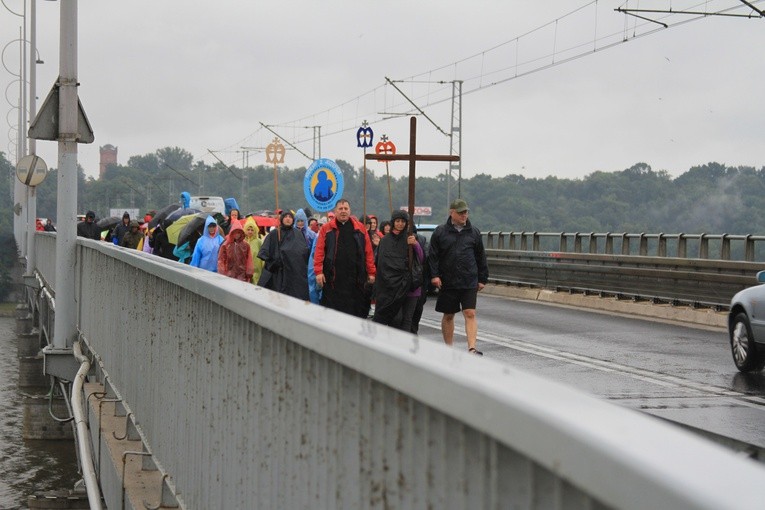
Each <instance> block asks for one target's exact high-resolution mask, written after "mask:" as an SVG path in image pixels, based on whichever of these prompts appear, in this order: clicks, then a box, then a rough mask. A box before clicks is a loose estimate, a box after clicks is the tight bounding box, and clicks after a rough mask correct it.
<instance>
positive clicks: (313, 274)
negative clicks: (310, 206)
mask: <svg viewBox="0 0 765 510" xmlns="http://www.w3.org/2000/svg"><path fill="white" fill-rule="evenodd" d="M308 213H309V214H310V211H308ZM151 219H152V218H151V216H150V215H147V216H145V217H144V223H143V224H141V223H139V222H138V221H137V220H135V219H132V220H131V218H130V215H129V214H128V213H127V212H126V213H125V214H124V215H123V218H122V222H121V223H119V224H117V225H116V226H115V227H114V228H113V229H112V230H110V231H108V232H106V235H105V236H104V235H103V234H101V235H100V238H102V239H105V240H111V241H112V242H114V244H117V245H119V246H123V247H125V248H132V249H137V250H141V251H143V252H146V253H151V254H153V255H156V256H159V257H163V258H166V259H171V260H176V261H178V262H181V263H185V264H189V265H191V266H193V267H198V268H200V269H204V270H207V271H212V272H216V273H219V274H221V275H225V276H227V277H230V278H234V279H237V280H240V281H243V282H248V283H251V284H254V285H259V286H262V287H264V288H267V289H271V290H273V291H276V292H279V293H282V294H286V295H289V296H292V297H295V298H298V299H302V300H310V301H311V302H312V303H315V304H321V305H323V306H327V307H329V308H333V309H336V310H339V311H341V312H345V313H348V314H351V315H354V316H357V317H362V318H366V317H370V316H372V318H373V320H374V321H375V322H379V323H382V324H386V325H389V326H392V327H396V328H399V329H402V330H405V331H410V332H413V333H417V330H418V324H419V318H420V317H421V315H422V308H423V305H424V302H425V296H426V292H424V291H423V288H422V283H423V281H425V282H427V281H428V279H426V278H424V277H423V267H424V264H423V262H424V258H425V242H426V241H425V238H424V237H423V236H420V235H416V228H415V227H414V225H412V230H413V231H412V232H410V231H409V227H410V225H409V217H408V214H407V213H406V212H404V211H394V212H393V213H392V215H391V219H390V221H383V222H382V223H381V224H379V225H378V221H377V217H376V216H374V215H365V216H362V217H361V219H357V218H356V217H355V216H351V215H350V203H349V202H348V201H347V200H342V199H341V200H339V201H338V203H337V205H336V208H335V211H333V212H329V213H328V214H327V216H326V217H322V218H314V217H310V218H309V217H308V215H307V214H306V211H305V210H304V209H297V210H296V211H294V212H293V211H291V210H283V211H279V212H278V225H275V226H273V227H271V228H270V230H269V229H268V228H264V227H263V226H259V225H258V222H257V221H256V219H255V217H254V216H253V215H247V216H246V217H241V214H240V211H239V210H238V209H237V208H232V209H230V210H229V211H228V215H227V216H221V215H218V219H217V220H216V218H215V217H214V216H213V215H208V216H207V218H206V219H205V221H204V226H203V227H202V228H200V229H197V232H196V235H194V236H192V237H191V238H190V239H189V241H188V242H187V243H185V244H184V245H183V246H180V247H179V246H175V245H173V244H171V243H170V241H169V240H168V235H167V227H168V225H167V223H166V222H165V221H160V222H157V223H156V226H155V227H154V228H149V225H150V223H151ZM94 225H95V214H94V213H93V212H92V211H89V212H88V213H87V215H86V219H85V221H83V222H81V223H79V224H78V235H81V236H84V237H92V238H99V236H98V235H97V234H95V233H94V234H93V235H91V234H90V231H91V230H93V229H94ZM317 275H318V276H319V277H318V278H317ZM371 312H373V313H371Z"/></svg>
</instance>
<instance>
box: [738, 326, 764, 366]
mask: <svg viewBox="0 0 765 510" xmlns="http://www.w3.org/2000/svg"><path fill="white" fill-rule="evenodd" d="M730 351H731V354H732V355H733V362H734V363H735V364H736V368H738V369H739V371H741V372H755V371H758V370H762V367H763V365H765V349H763V348H762V347H760V348H759V349H758V346H757V344H756V343H755V341H754V335H752V327H751V326H750V325H749V318H748V317H747V316H746V314H745V313H740V314H738V315H736V316H735V317H734V318H733V326H732V327H731V329H730Z"/></svg>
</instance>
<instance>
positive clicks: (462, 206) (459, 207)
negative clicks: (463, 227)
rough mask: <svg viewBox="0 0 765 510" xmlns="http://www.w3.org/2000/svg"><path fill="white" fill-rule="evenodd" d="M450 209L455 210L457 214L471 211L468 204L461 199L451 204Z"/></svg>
mask: <svg viewBox="0 0 765 510" xmlns="http://www.w3.org/2000/svg"><path fill="white" fill-rule="evenodd" d="M449 209H454V210H455V211H457V212H465V211H469V210H470V209H469V208H468V205H467V202H465V201H464V200H463V199H461V198H457V199H455V200H454V201H453V202H452V203H451V205H450V206H449Z"/></svg>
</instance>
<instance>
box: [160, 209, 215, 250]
mask: <svg viewBox="0 0 765 510" xmlns="http://www.w3.org/2000/svg"><path fill="white" fill-rule="evenodd" d="M207 216H209V214H207V213H198V214H195V215H194V217H193V218H191V219H190V220H189V221H188V222H187V223H186V225H184V227H183V228H182V229H181V232H180V234H179V235H178V242H177V243H175V244H179V245H181V244H183V243H185V242H186V241H189V240H190V239H191V237H192V236H193V235H195V234H196V232H197V229H200V228H202V227H204V226H205V221H207ZM169 237H170V234H169V233H168V238H169Z"/></svg>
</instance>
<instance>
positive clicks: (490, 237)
mask: <svg viewBox="0 0 765 510" xmlns="http://www.w3.org/2000/svg"><path fill="white" fill-rule="evenodd" d="M486 248H487V249H489V250H491V249H493V248H494V233H492V231H491V230H489V231H488V232H486Z"/></svg>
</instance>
